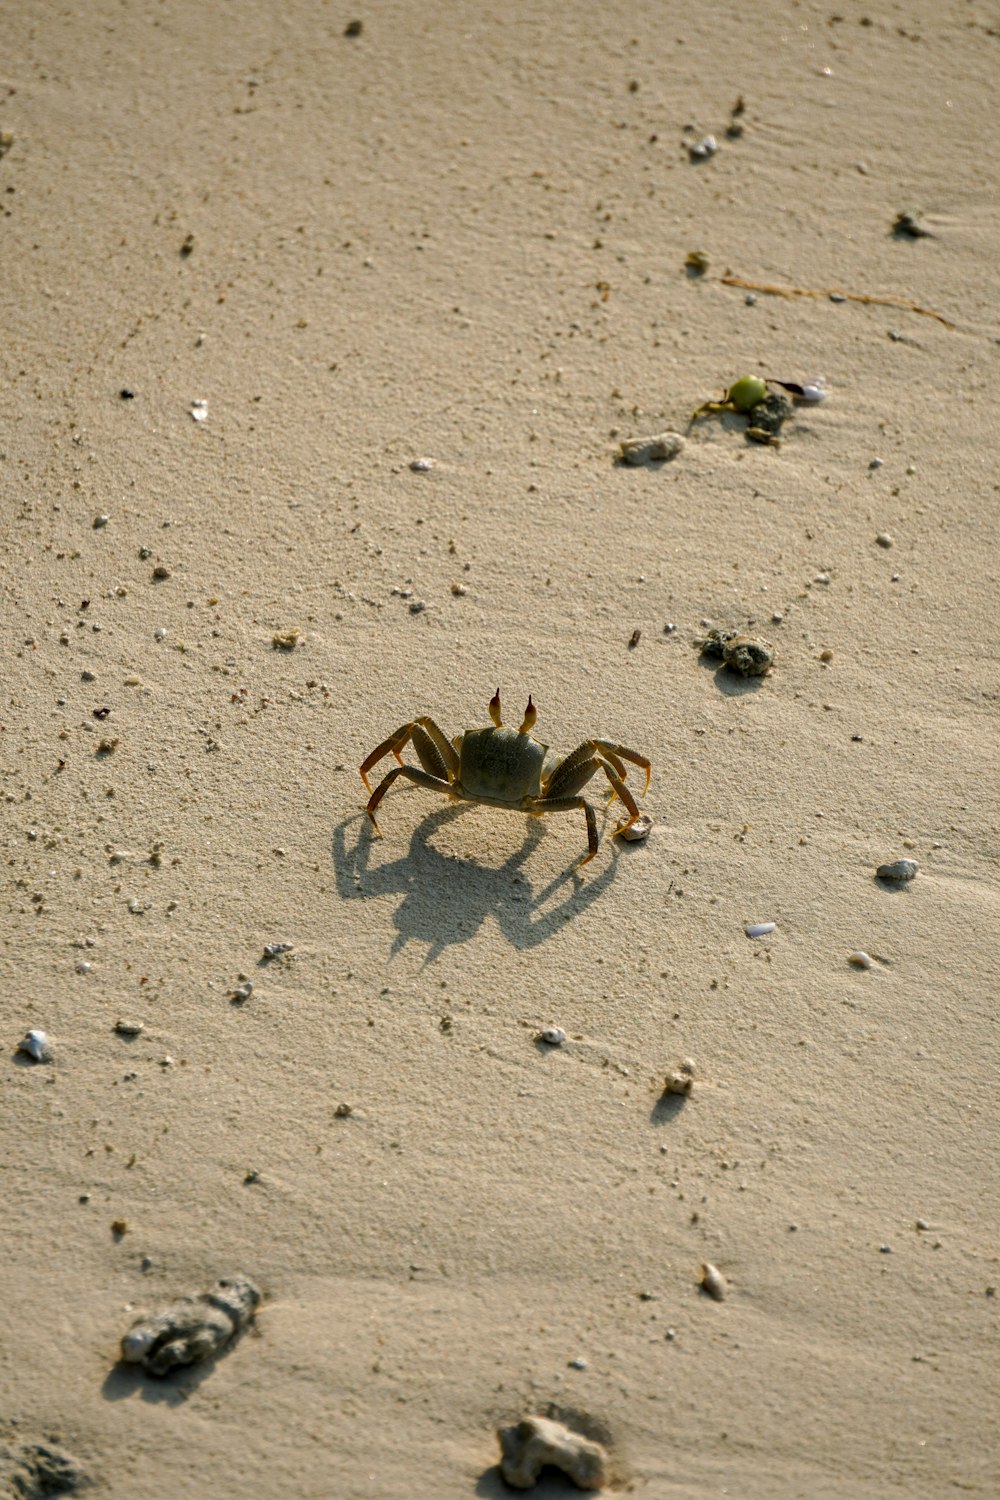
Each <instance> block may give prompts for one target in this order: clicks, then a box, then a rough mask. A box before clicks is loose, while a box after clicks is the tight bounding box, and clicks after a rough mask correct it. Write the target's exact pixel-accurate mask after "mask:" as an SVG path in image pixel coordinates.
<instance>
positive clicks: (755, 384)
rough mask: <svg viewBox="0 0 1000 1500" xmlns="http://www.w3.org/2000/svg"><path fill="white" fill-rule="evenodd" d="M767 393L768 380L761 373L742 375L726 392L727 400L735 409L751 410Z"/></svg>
mask: <svg viewBox="0 0 1000 1500" xmlns="http://www.w3.org/2000/svg"><path fill="white" fill-rule="evenodd" d="M766 395H767V382H766V381H764V380H761V378H760V376H759V375H741V376H740V378H739V380H737V381H735V382H734V383H733V384H732V385H731V386H730V387H729V389H728V391H727V392H726V401H727V403H728V404H729V405H730V406H731V407H732V409H733V411H749V410H750V408H751V407H752V406H756V405H757V402H758V401H763V399H764V397H765V396H766Z"/></svg>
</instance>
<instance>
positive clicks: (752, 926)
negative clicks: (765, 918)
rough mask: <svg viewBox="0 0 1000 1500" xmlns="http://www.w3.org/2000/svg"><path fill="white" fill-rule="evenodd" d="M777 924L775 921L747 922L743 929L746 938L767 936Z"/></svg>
mask: <svg viewBox="0 0 1000 1500" xmlns="http://www.w3.org/2000/svg"><path fill="white" fill-rule="evenodd" d="M777 925H778V924H777V922H748V923H747V925H746V926H745V927H744V929H743V931H744V932H745V933H746V935H747V937H748V938H759V937H767V936H768V934H769V933H771V932H774V930H775V928H776V927H777Z"/></svg>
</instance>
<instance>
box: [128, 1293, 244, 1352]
mask: <svg viewBox="0 0 1000 1500" xmlns="http://www.w3.org/2000/svg"><path fill="white" fill-rule="evenodd" d="M259 1302H260V1292H259V1291H258V1290H257V1288H256V1287H255V1286H254V1284H253V1282H252V1281H250V1280H249V1279H248V1278H247V1277H246V1276H230V1277H227V1278H225V1279H223V1280H222V1281H219V1282H217V1283H216V1285H215V1286H214V1287H213V1288H212V1290H211V1291H210V1292H201V1293H199V1294H198V1295H197V1296H191V1297H180V1298H178V1300H177V1301H176V1302H174V1303H173V1304H172V1305H171V1306H170V1307H168V1308H167V1309H166V1310H165V1311H164V1312H162V1313H159V1314H158V1315H157V1316H156V1317H154V1318H140V1319H139V1320H138V1321H137V1322H136V1323H134V1324H133V1325H132V1327H131V1328H130V1329H129V1331H128V1333H126V1334H125V1336H124V1338H123V1339H122V1362H123V1363H124V1364H127V1365H141V1366H142V1367H143V1369H144V1370H147V1371H148V1372H149V1374H150V1375H167V1374H169V1373H170V1371H171V1370H174V1369H176V1368H177V1367H178V1366H180V1365H193V1364H195V1363H197V1362H198V1361H199V1360H203V1359H211V1358H213V1357H214V1356H215V1355H217V1354H220V1353H221V1352H222V1350H223V1349H224V1348H225V1347H226V1345H227V1344H228V1343H229V1341H230V1340H231V1339H232V1338H233V1337H234V1335H235V1334H237V1333H239V1331H240V1330H241V1329H242V1328H245V1327H246V1325H247V1324H248V1323H249V1322H250V1321H251V1319H252V1318H253V1315H254V1312H255V1311H256V1309H257V1306H258V1304H259Z"/></svg>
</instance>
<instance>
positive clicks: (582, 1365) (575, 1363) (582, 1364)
mask: <svg viewBox="0 0 1000 1500" xmlns="http://www.w3.org/2000/svg"><path fill="white" fill-rule="evenodd" d="M569 1367H570V1369H571V1370H586V1369H587V1368H588V1366H587V1361H586V1360H585V1359H582V1358H581V1357H580V1355H579V1354H578V1355H577V1356H576V1359H571V1360H570V1362H569Z"/></svg>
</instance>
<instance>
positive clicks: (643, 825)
mask: <svg viewBox="0 0 1000 1500" xmlns="http://www.w3.org/2000/svg"><path fill="white" fill-rule="evenodd" d="M652 826H653V820H652V818H651V817H650V815H649V813H640V814H639V816H638V817H637V818H636V820H635V822H634V823H633V824H632V825H631V827H629V828H625V829H623V830H622V832H621V834H620V837H621V838H623V839H624V840H625V841H626V843H629V844H638V843H640V842H641V841H642V840H643V839H645V838H648V837H649V832H650V829H651V828H652Z"/></svg>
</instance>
